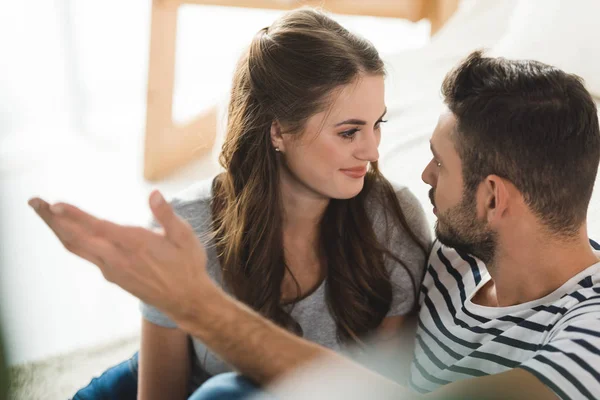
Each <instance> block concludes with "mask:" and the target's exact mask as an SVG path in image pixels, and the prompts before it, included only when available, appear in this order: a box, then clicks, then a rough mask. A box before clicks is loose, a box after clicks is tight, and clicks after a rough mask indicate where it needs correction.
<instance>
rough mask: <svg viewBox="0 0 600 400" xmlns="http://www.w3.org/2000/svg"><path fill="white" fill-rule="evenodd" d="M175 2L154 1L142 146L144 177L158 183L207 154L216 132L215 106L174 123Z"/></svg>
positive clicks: (176, 4) (169, 0) (176, 2)
mask: <svg viewBox="0 0 600 400" xmlns="http://www.w3.org/2000/svg"><path fill="white" fill-rule="evenodd" d="M179 5H180V2H179V1H178V0H153V2H152V19H151V32H150V61H149V68H148V98H147V109H146V135H145V145H144V178H145V179H147V180H149V181H157V180H160V179H163V178H165V177H166V176H168V175H169V174H171V173H172V172H174V171H175V170H177V169H178V168H180V167H182V166H183V165H185V164H187V163H189V162H190V161H192V160H194V159H197V158H198V157H199V156H201V155H203V154H205V153H206V152H207V151H210V149H211V148H212V146H213V145H214V143H215V138H216V129H217V112H216V107H214V108H212V109H210V110H208V111H207V112H205V113H203V114H202V115H200V116H199V117H198V118H196V119H195V120H194V121H192V122H190V123H188V124H186V125H184V126H177V125H175V124H174V123H173V116H172V115H173V88H174V80H175V42H176V36H177V10H178V8H179Z"/></svg>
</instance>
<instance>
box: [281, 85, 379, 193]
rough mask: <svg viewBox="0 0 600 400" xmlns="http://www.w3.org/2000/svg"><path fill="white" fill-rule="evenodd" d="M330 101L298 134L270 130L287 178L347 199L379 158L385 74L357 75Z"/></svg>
mask: <svg viewBox="0 0 600 400" xmlns="http://www.w3.org/2000/svg"><path fill="white" fill-rule="evenodd" d="M332 102H333V103H332V106H331V107H329V108H328V109H327V110H326V111H323V112H321V113H318V114H315V115H313V116H312V117H311V118H309V120H308V121H307V123H306V126H305V129H304V132H302V133H300V134H299V135H295V134H282V135H273V136H272V137H273V145H274V146H275V147H278V148H279V149H280V151H281V153H282V161H283V162H282V179H284V180H286V182H285V183H286V184H287V185H288V186H289V185H292V186H295V187H297V188H300V189H302V190H304V191H310V192H312V193H314V194H317V195H319V196H322V197H326V198H334V199H348V198H352V197H354V196H356V195H357V194H358V193H359V192H360V191H361V190H362V188H363V184H364V176H365V174H366V172H367V166H368V165H369V163H370V162H374V161H377V160H378V158H379V152H378V147H379V142H380V140H381V122H382V118H383V117H384V115H385V111H386V108H385V103H384V78H383V76H379V75H361V76H360V79H357V80H356V81H355V82H354V83H351V84H349V85H346V86H343V87H341V88H340V89H338V90H336V91H334V93H333V94H332Z"/></svg>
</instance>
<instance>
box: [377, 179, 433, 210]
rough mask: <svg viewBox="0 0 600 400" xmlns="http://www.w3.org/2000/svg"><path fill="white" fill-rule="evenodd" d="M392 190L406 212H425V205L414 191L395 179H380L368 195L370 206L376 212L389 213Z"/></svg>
mask: <svg viewBox="0 0 600 400" xmlns="http://www.w3.org/2000/svg"><path fill="white" fill-rule="evenodd" d="M390 190H391V191H392V192H393V193H394V194H395V196H396V199H397V200H398V203H399V204H400V208H401V209H402V211H403V212H404V213H415V212H421V213H422V212H423V207H422V205H421V203H420V202H419V200H418V199H417V197H416V196H415V195H414V194H413V192H412V191H411V190H410V189H409V188H408V187H407V186H406V185H402V184H400V183H398V182H395V181H390V180H387V179H386V180H378V181H376V182H375V184H374V186H373V189H372V190H371V193H369V196H368V202H367V204H368V207H369V208H370V209H371V210H370V211H371V212H373V213H375V214H387V213H388V211H390V210H389V208H390V207H391V205H390V204H389V202H388V201H387V200H388V196H389V192H390Z"/></svg>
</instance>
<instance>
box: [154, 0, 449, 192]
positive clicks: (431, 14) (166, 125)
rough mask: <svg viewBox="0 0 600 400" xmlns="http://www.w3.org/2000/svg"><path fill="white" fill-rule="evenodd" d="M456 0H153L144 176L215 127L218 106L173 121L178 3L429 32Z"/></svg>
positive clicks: (210, 141) (167, 168)
mask: <svg viewBox="0 0 600 400" xmlns="http://www.w3.org/2000/svg"><path fill="white" fill-rule="evenodd" d="M459 1H460V0H317V1H315V0H153V1H152V17H151V32H150V61H149V67H148V97H147V108H146V132H145V143H144V178H145V179H147V180H149V181H158V180H161V179H164V178H166V177H168V176H169V175H170V174H171V173H173V172H175V171H176V170H177V169H179V168H180V167H182V166H184V165H185V164H187V163H189V162H191V161H192V160H194V159H197V158H199V157H200V156H202V155H203V154H205V153H206V152H208V151H210V150H211V149H212V147H213V145H214V143H215V139H216V131H217V111H216V107H213V108H211V109H210V110H208V111H205V112H204V113H202V114H201V115H199V116H198V117H197V118H195V119H194V120H193V121H191V122H189V123H187V124H185V125H182V126H180V125H176V124H174V123H173V117H172V114H173V89H174V81H175V42H176V36H177V12H178V9H179V6H180V5H182V4H198V5H212V6H215V5H216V6H228V7H245V8H267V9H279V10H291V9H294V8H298V7H301V6H305V5H308V6H315V7H322V8H323V9H325V10H327V11H329V12H333V13H340V14H351V15H372V16H384V17H396V18H405V19H408V20H410V21H418V20H420V19H422V18H428V19H430V20H431V26H432V33H434V32H436V31H437V30H438V29H439V28H440V27H441V26H442V24H443V23H444V22H445V21H446V20H447V19H448V18H449V17H450V16H451V15H452V13H454V11H455V10H456V8H457V7H458V2H459Z"/></svg>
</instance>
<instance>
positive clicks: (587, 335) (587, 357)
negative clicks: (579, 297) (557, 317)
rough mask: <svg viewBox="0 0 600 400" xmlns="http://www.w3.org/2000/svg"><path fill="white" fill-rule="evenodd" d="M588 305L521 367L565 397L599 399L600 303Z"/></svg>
mask: <svg viewBox="0 0 600 400" xmlns="http://www.w3.org/2000/svg"><path fill="white" fill-rule="evenodd" d="M586 306H587V307H589V308H588V310H586V312H585V313H582V314H579V315H577V316H576V317H575V318H573V319H572V320H570V321H568V322H567V323H566V324H564V325H562V326H561V327H560V328H559V330H558V331H556V332H552V337H551V339H550V341H549V342H548V343H547V344H546V345H544V346H543V347H542V348H541V349H540V350H539V351H538V352H537V354H536V355H535V357H533V358H532V359H530V360H528V361H526V362H525V363H523V364H522V365H521V366H520V367H521V368H523V369H524V370H526V371H528V372H530V373H531V374H533V375H534V376H536V377H537V378H538V379H539V380H540V381H541V382H542V383H544V384H545V385H546V386H548V387H549V388H550V389H551V390H552V391H554V393H556V395H557V396H558V397H560V398H561V399H597V398H598V394H599V393H600V302H599V301H598V300H595V301H594V300H592V301H590V302H589V303H588V304H587V305H586ZM587 307H586V308H587ZM582 311H583V310H582ZM594 393H595V394H594Z"/></svg>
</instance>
